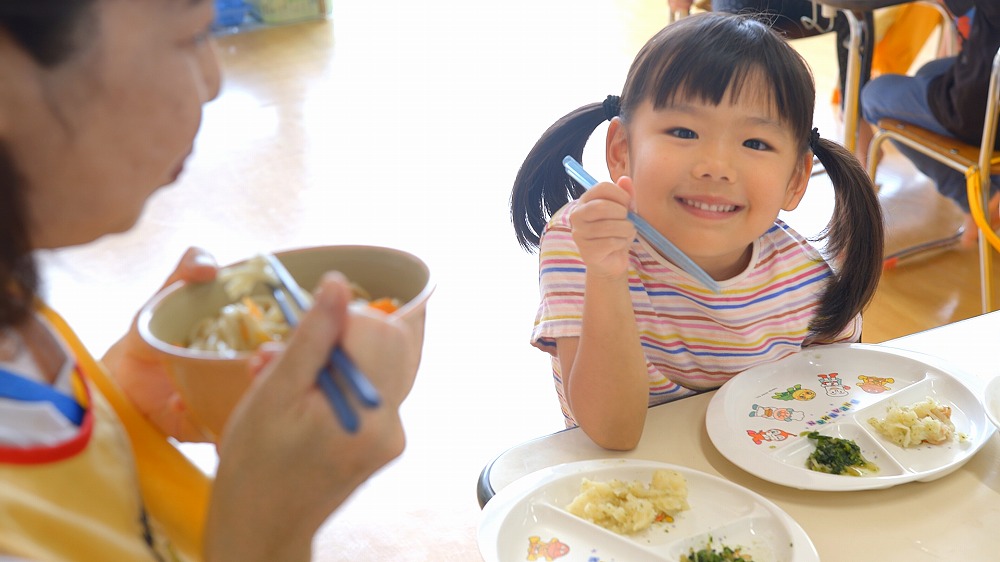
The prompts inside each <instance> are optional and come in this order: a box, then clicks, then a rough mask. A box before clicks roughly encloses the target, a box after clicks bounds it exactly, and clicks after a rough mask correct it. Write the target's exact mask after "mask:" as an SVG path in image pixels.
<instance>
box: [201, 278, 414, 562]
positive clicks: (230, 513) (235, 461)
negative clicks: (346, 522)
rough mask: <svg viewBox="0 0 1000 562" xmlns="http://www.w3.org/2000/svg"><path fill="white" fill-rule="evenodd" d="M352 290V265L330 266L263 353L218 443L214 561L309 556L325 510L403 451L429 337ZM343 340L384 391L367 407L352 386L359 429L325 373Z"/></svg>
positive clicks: (209, 535)
mask: <svg viewBox="0 0 1000 562" xmlns="http://www.w3.org/2000/svg"><path fill="white" fill-rule="evenodd" d="M349 300H350V289H349V287H348V285H347V282H346V280H345V279H344V278H343V276H342V275H340V274H336V273H333V274H327V275H326V276H325V277H324V278H323V280H322V281H321V282H320V285H319V288H318V290H317V292H316V301H315V304H314V305H313V307H312V308H311V309H310V310H309V311H308V312H307V313H306V314H305V315H304V316H303V317H302V320H301V323H300V324H299V326H298V328H296V330H295V333H294V334H293V335H292V336H291V338H289V340H288V343H287V347H286V348H285V349H284V350H282V349H280V348H274V347H270V348H266V349H263V350H262V351H261V352H260V353H259V354H258V355H257V356H256V357H255V359H254V364H255V369H256V371H257V373H256V376H255V378H254V381H253V383H252V384H251V387H250V389H249V390H248V391H247V394H246V395H245V396H244V398H243V399H242V400H241V401H240V403H239V404H238V405H237V407H236V409H235V410H234V412H233V414H232V417H231V418H230V419H229V422H228V423H227V425H226V428H225V430H224V431H223V434H222V437H221V439H220V443H219V456H220V462H219V468H218V471H217V474H216V481H215V485H214V487H213V493H212V501H211V506H210V509H209V518H208V526H207V528H206V553H205V554H206V556H205V559H206V560H207V561H212V560H242V561H254V560H285V561H296V560H308V559H309V555H310V548H311V543H312V538H313V535H314V534H315V532H316V530H317V529H318V528H319V526H320V525H321V524H322V523H323V521H325V520H326V518H327V517H328V516H329V515H330V513H332V512H333V510H334V509H335V508H336V507H337V506H339V505H340V504H341V503H343V501H344V500H345V499H346V498H347V497H348V496H349V495H350V494H351V493H352V491H353V490H354V489H355V488H356V487H357V486H358V485H360V484H361V483H362V482H364V481H365V480H366V479H367V478H368V477H369V476H370V475H371V474H372V473H373V472H374V471H375V470H377V469H378V468H380V467H381V466H383V465H384V464H385V463H387V462H389V461H390V460H392V459H393V458H395V457H396V456H398V455H399V454H400V453H401V452H402V450H403V446H404V436H403V428H402V424H401V423H400V419H399V410H398V408H399V404H400V403H401V402H402V400H403V399H404V398H405V397H406V395H407V394H408V392H409V389H410V387H411V386H412V384H413V379H414V376H415V374H416V370H417V363H418V361H419V360H418V357H419V347H418V345H417V342H415V341H414V339H415V338H414V336H413V334H412V333H410V332H409V331H408V330H407V329H406V328H405V327H404V325H403V324H402V322H401V321H397V320H393V319H390V318H389V317H387V316H385V315H381V314H377V313H371V314H369V313H357V312H353V311H352V312H348V311H347V303H348V302H349ZM338 343H339V344H340V345H341V346H342V347H343V349H344V351H345V352H346V353H347V355H348V356H350V357H351V359H352V360H353V361H354V362H355V364H356V365H357V366H358V368H359V369H361V370H362V371H363V372H364V373H365V374H366V375H367V376H368V377H369V379H371V381H372V383H373V384H374V385H375V387H376V388H377V389H378V390H379V392H380V393H381V394H382V397H383V399H384V402H383V404H382V405H381V406H379V407H377V408H374V409H368V408H365V407H363V406H362V405H361V404H360V403H359V402H358V401H357V400H356V399H354V397H353V395H350V394H349V393H345V394H347V395H348V398H349V400H350V402H351V404H352V406H353V407H354V409H355V411H357V412H358V413H359V417H360V427H359V428H358V430H357V432H356V433H353V434H351V433H347V432H346V431H345V430H344V429H343V428H342V427H341V426H340V425H339V422H338V421H337V418H336V416H335V415H334V414H333V411H332V410H331V408H330V404H329V403H328V402H327V400H326V397H325V395H324V394H323V392H322V391H321V390H319V388H318V387H317V385H316V376H317V373H318V372H319V370H320V368H321V367H322V366H323V365H324V364H325V363H326V361H327V358H328V357H329V353H330V349H331V348H332V347H333V346H334V345H337V344H338Z"/></svg>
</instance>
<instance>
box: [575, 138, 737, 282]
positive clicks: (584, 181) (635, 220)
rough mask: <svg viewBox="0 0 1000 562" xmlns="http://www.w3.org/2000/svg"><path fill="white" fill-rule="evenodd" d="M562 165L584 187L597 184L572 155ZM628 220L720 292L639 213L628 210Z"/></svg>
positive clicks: (672, 259) (698, 277) (676, 260)
mask: <svg viewBox="0 0 1000 562" xmlns="http://www.w3.org/2000/svg"><path fill="white" fill-rule="evenodd" d="M563 166H564V167H565V168H566V173H567V174H569V177H571V178H573V179H574V180H576V181H577V182H578V183H579V184H580V185H582V186H583V187H584V188H585V189H590V188H592V187H594V186H595V185H597V180H596V179H594V176H592V175H590V174H588V173H587V170H584V169H583V166H581V165H580V163H579V162H577V161H576V159H575V158H573V157H572V156H567V157H565V158H563ZM628 220H630V221H632V224H634V225H635V229H636V231H638V232H639V235H640V236H642V237H643V238H645V239H646V241H647V242H649V243H650V244H651V245H652V246H653V247H654V248H656V250H657V251H658V252H660V253H661V254H663V256H664V257H666V258H667V259H669V260H670V261H672V262H674V263H675V264H677V266H678V267H680V268H681V269H683V270H684V271H686V272H688V273H690V274H691V275H692V276H693V277H694V278H695V279H697V280H698V281H700V282H701V283H702V284H703V285H705V286H706V287H708V288H709V289H711V290H712V292H715V293H721V292H722V287H720V286H719V284H718V283H717V282H716V281H715V279H712V276H711V275H709V274H707V273H705V270H704V269H702V268H700V267H698V264H696V263H694V261H692V260H691V258H689V257H687V254H685V253H684V252H682V251H681V249H680V248H678V247H677V246H674V243H673V242H671V241H670V240H667V238H666V236H664V235H662V234H660V232H659V231H658V230H656V229H655V228H653V227H652V225H650V224H649V223H648V222H646V219H644V218H642V217H640V216H639V215H637V214H635V213H633V212H632V211H629V212H628Z"/></svg>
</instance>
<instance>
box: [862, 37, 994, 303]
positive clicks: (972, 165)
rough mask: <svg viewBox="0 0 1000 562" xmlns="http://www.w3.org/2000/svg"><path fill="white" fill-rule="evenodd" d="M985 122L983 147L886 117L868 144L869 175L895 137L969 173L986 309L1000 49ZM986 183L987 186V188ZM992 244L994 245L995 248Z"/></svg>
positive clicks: (990, 269) (989, 292)
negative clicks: (888, 143)
mask: <svg viewBox="0 0 1000 562" xmlns="http://www.w3.org/2000/svg"><path fill="white" fill-rule="evenodd" d="M987 99H988V101H987V105H986V115H985V118H984V121H983V136H982V140H981V141H980V144H979V146H973V145H969V144H965V143H964V142H962V141H959V140H957V139H954V138H950V137H945V136H942V135H937V134H934V133H932V132H930V131H927V130H925V129H922V128H920V127H917V126H915V125H911V124H908V123H905V122H903V121H898V120H896V119H883V120H881V121H879V122H878V124H877V126H876V128H877V130H876V132H875V135H874V137H873V138H872V141H871V144H870V145H869V147H868V174H869V175H870V176H871V177H872V179H873V180H874V179H875V172H876V168H877V167H878V163H879V155H880V152H881V151H880V150H879V147H880V145H881V144H882V142H883V141H885V140H887V139H891V140H894V141H896V142H898V143H900V144H902V145H905V146H908V147H910V148H912V149H913V150H916V151H918V152H920V153H921V154H925V155H927V156H929V157H931V158H933V159H935V160H937V161H938V162H941V163H943V164H945V165H947V166H950V167H951V168H953V169H955V170H957V171H959V172H962V173H963V174H965V177H966V182H967V186H968V197H969V207H970V209H971V210H972V217H973V218H974V219H975V222H976V226H977V227H978V228H979V230H980V236H979V275H980V288H981V291H982V306H983V312H990V311H992V310H996V305H997V303H996V300H995V299H994V295H993V293H994V290H995V287H994V286H993V257H994V256H993V250H994V249H995V250H996V251H997V252H1000V237H997V235H996V233H995V232H994V231H993V228H992V226H991V225H990V220H989V209H988V208H987V203H988V200H989V193H990V192H989V188H988V186H989V185H990V175H991V174H1000V151H995V150H994V142H995V139H996V133H997V114H998V111H1000V50H998V51H997V53H996V55H995V56H994V57H993V71H992V75H991V77H990V85H989V97H988V98H987ZM983 186H987V188H986V189H983ZM991 246H992V248H991Z"/></svg>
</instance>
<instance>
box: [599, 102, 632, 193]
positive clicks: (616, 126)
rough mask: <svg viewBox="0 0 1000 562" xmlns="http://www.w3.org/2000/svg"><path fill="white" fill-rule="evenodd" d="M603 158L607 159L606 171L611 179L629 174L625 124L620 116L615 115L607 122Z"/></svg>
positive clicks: (615, 180)
mask: <svg viewBox="0 0 1000 562" xmlns="http://www.w3.org/2000/svg"><path fill="white" fill-rule="evenodd" d="M604 151H605V158H606V159H607V161H608V172H610V173H611V181H614V182H617V181H618V178H620V177H622V176H627V175H630V174H629V166H628V162H629V160H628V135H626V134H625V124H624V123H622V120H621V118H619V117H615V118H614V119H612V120H611V123H609V124H608V138H607V139H606V140H605V146H604Z"/></svg>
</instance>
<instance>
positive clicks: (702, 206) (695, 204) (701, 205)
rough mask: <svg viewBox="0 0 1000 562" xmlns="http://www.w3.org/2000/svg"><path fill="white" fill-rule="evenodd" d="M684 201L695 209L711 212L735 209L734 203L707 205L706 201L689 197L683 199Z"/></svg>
mask: <svg viewBox="0 0 1000 562" xmlns="http://www.w3.org/2000/svg"><path fill="white" fill-rule="evenodd" d="M684 203H685V204H687V205H691V206H692V207H694V208H696V209H701V210H702V211H709V212H712V213H731V212H733V211H735V210H736V205H709V204H708V203H702V202H701V201H692V200H690V199H685V200H684Z"/></svg>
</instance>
